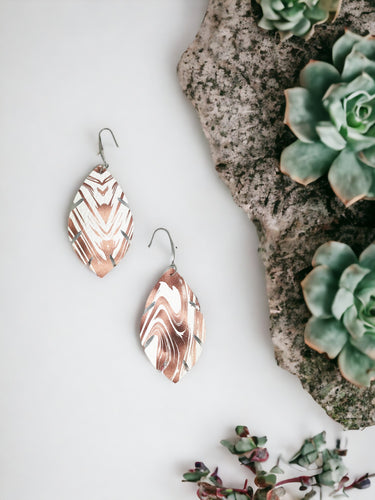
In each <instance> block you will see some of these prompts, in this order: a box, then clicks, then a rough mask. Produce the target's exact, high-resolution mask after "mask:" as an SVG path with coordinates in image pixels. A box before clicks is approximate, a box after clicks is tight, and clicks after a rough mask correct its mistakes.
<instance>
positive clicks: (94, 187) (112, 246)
mask: <svg viewBox="0 0 375 500" xmlns="http://www.w3.org/2000/svg"><path fill="white" fill-rule="evenodd" d="M68 234H69V239H70V242H71V244H72V247H73V250H74V251H75V253H76V254H77V255H78V257H79V258H80V260H81V261H82V262H83V263H84V264H86V265H88V266H89V267H90V269H91V270H92V271H93V272H94V273H95V274H96V275H97V276H99V277H101V278H102V277H103V276H105V275H106V274H107V273H108V272H109V271H111V270H112V269H113V268H114V267H115V266H116V265H117V264H118V263H119V262H120V260H121V259H122V258H123V257H124V255H125V254H126V252H127V250H128V248H129V245H130V241H131V239H132V237H133V216H132V213H131V211H130V208H129V205H128V201H127V199H126V196H125V194H124V193H123V191H122V189H121V187H120V186H119V184H118V182H117V181H116V179H114V178H113V177H112V174H111V173H110V172H109V170H108V169H106V168H105V167H103V166H102V165H98V166H97V167H95V168H94V170H92V172H91V173H90V174H89V175H88V176H87V177H86V179H85V180H84V182H83V184H82V186H81V187H80V189H79V190H78V192H77V194H76V196H75V198H74V200H73V205H72V210H71V212H70V214H69V221H68Z"/></svg>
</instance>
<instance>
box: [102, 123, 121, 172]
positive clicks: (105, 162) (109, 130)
mask: <svg viewBox="0 0 375 500" xmlns="http://www.w3.org/2000/svg"><path fill="white" fill-rule="evenodd" d="M104 130H107V131H108V132H110V133H111V135H112V138H113V140H114V141H115V144H116V146H117V147H119V145H118V144H117V141H116V137H115V134H114V133H113V132H112V130H111V129H110V128H108V127H105V128H102V129H101V130H100V131H99V154H100V156H101V157H102V160H103V166H104V167H105V168H108V163H107V161H106V159H105V156H104V148H103V142H102V138H101V133H102V132H104Z"/></svg>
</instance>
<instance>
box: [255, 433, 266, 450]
mask: <svg viewBox="0 0 375 500" xmlns="http://www.w3.org/2000/svg"><path fill="white" fill-rule="evenodd" d="M266 443H267V436H261V437H258V436H257V437H256V445H257V446H258V447H259V448H260V447H262V446H264V445H265V444H266Z"/></svg>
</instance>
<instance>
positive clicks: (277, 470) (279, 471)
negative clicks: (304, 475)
mask: <svg viewBox="0 0 375 500" xmlns="http://www.w3.org/2000/svg"><path fill="white" fill-rule="evenodd" d="M270 472H271V473H272V474H284V471H283V469H281V468H280V467H279V466H278V465H275V466H274V467H272V469H271V470H270Z"/></svg>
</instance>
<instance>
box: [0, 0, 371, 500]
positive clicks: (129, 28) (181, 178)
mask: <svg viewBox="0 0 375 500" xmlns="http://www.w3.org/2000/svg"><path fill="white" fill-rule="evenodd" d="M206 4H207V0H154V1H152V0H143V1H139V0H122V1H112V0H100V1H99V0H97V1H95V0H93V1H86V2H84V1H81V0H79V1H77V0H75V1H63V0H61V1H52V0H50V1H47V0H46V1H44V2H41V1H36V0H28V1H26V0H25V1H17V0H13V1H5V0H1V1H0V68H1V76H0V102H1V109H0V152H1V182H0V205H1V206H0V223H1V260H0V271H1V283H0V286H1V290H0V291H1V297H0V305H1V314H0V327H1V337H0V424H1V428H0V498H1V500H107V499H108V500H123V499H131V500H143V499H146V498H147V499H150V500H176V499H179V500H189V499H193V498H195V497H194V487H193V486H192V485H190V484H182V483H181V482H180V479H181V475H182V473H183V472H184V471H186V470H187V469H188V468H189V467H190V466H191V465H192V464H193V462H194V461H195V460H198V459H199V460H204V461H205V462H206V464H207V465H208V466H210V467H213V466H215V465H216V464H219V465H221V468H220V470H221V473H222V475H223V477H224V478H226V479H227V482H229V483H231V484H233V482H235V481H240V480H241V482H242V478H244V477H245V476H246V471H245V470H241V468H240V467H239V466H238V465H237V463H236V459H235V458H233V457H231V456H230V455H229V453H228V452H227V451H226V450H224V449H222V448H221V447H220V445H219V440H220V439H221V438H224V437H226V438H228V437H230V436H231V435H232V428H233V427H234V426H235V425H237V424H247V425H248V426H249V427H250V428H251V430H252V431H253V432H254V433H255V434H258V435H263V434H267V435H268V436H269V438H270V443H269V445H270V449H271V451H272V450H273V451H274V452H275V453H277V452H279V451H281V452H282V453H283V454H284V455H285V457H289V456H290V455H291V454H292V453H293V452H294V451H295V450H296V448H298V447H299V445H300V443H301V442H302V440H303V439H304V438H305V437H309V436H310V435H312V434H313V433H317V432H320V431H321V430H323V429H325V430H327V432H328V436H329V441H330V444H332V445H333V443H334V440H335V438H336V437H338V436H340V435H341V429H340V426H339V425H337V424H335V423H334V422H333V421H332V420H330V419H329V418H328V417H327V416H326V414H325V413H324V411H323V410H322V409H321V408H320V407H319V406H318V405H317V404H316V403H315V402H314V401H313V400H312V399H311V397H310V396H309V395H308V394H307V393H306V392H304V391H303V389H302V388H301V386H300V383H299V381H298V380H297V379H296V378H294V377H292V376H291V375H289V374H288V373H287V372H285V371H283V370H281V369H280V368H278V367H277V366H276V363H275V361H274V358H273V351H272V345H271V342H270V339H269V334H268V323H267V304H266V293H265V285H264V276H263V273H264V271H263V268H262V265H261V263H260V261H259V258H258V255H257V237H256V233H255V229H254V228H253V226H252V225H251V224H250V222H249V221H248V220H247V218H246V216H245V214H244V213H243V212H242V211H241V210H240V209H239V208H238V207H236V205H235V204H234V202H233V201H232V199H231V196H230V193H229V191H228V190H227V188H226V187H225V186H224V184H223V183H222V182H221V181H220V180H219V178H218V176H217V174H216V173H215V170H214V167H213V165H212V161H211V159H210V156H209V150H208V146H207V144H206V141H205V139H204V137H203V134H202V132H201V129H200V126H199V121H198V118H197V116H196V114H195V112H194V110H193V108H192V106H191V104H190V103H189V102H188V101H187V100H186V99H185V97H184V95H183V93H182V91H181V89H180V88H179V85H178V82H177V77H176V65H177V62H178V60H179V57H180V55H181V53H182V52H183V51H184V49H185V48H186V47H187V46H188V44H189V43H190V42H191V40H192V39H193V37H194V35H195V33H196V32H197V30H198V28H199V25H200V22H201V19H202V17H203V14H204V11H205V8H206ZM102 127H111V128H112V129H113V131H114V132H115V135H116V137H117V139H118V142H119V144H120V149H116V148H115V147H114V145H113V143H112V140H111V138H110V136H109V135H108V136H106V135H103V139H104V145H105V152H106V156H107V159H108V160H109V162H110V168H111V172H112V174H113V175H114V176H115V177H116V178H117V179H118V180H119V182H120V184H121V186H122V187H123V189H124V191H125V193H126V195H127V196H128V199H129V202H130V205H131V207H132V210H133V213H134V219H135V237H134V240H133V243H132V245H131V247H130V250H129V252H128V254H127V255H126V257H125V259H124V260H123V261H122V262H121V264H120V265H119V266H118V267H117V268H116V269H115V270H114V271H112V272H111V273H110V274H109V275H108V276H106V277H105V278H104V279H99V278H97V277H96V276H95V275H94V274H93V273H92V272H90V271H89V270H88V269H87V268H85V267H84V266H83V265H82V264H81V263H80V261H79V260H78V258H77V257H76V255H75V254H74V252H73V251H72V249H71V248H70V244H69V242H68V238H67V230H66V224H67V215H68V209H69V206H70V204H71V202H72V199H73V197H74V195H75V192H76V191H77V189H78V188H79V186H80V184H81V182H82V181H83V179H84V177H85V176H86V175H87V174H88V173H89V171H90V170H91V169H92V168H93V167H94V166H95V165H96V164H97V163H98V162H99V159H98V157H97V133H98V131H99V129H100V128H102ZM160 225H164V226H166V227H168V228H169V229H170V231H171V233H172V236H173V238H174V240H175V243H176V245H177V246H178V250H177V258H176V262H177V265H178V267H179V271H180V273H181V274H182V275H183V276H184V277H185V278H186V280H187V281H188V283H189V284H190V286H191V287H192V289H193V290H194V291H195V293H196V294H197V295H198V297H199V300H200V302H201V306H202V310H203V313H204V315H205V318H206V323H207V342H206V344H205V347H204V351H203V354H202V357H201V359H200V361H199V362H198V364H197V365H196V367H195V368H194V369H193V370H192V371H191V372H190V373H189V374H188V375H187V376H186V377H185V378H184V379H183V380H182V381H181V383H179V384H177V385H173V384H172V383H171V382H170V381H169V380H168V379H167V378H165V377H164V376H163V375H161V374H160V373H158V372H156V371H155V370H154V369H153V368H152V366H151V365H150V363H149V362H148V360H147V358H146V357H145V355H144V353H143V351H142V349H141V347H140V344H139V339H138V332H139V329H138V324H139V320H140V315H141V313H142V310H143V306H144V302H145V299H146V297H147V295H148V293H149V291H150V290H151V288H152V286H153V285H154V283H155V281H156V280H157V278H158V277H159V275H160V274H161V273H162V271H163V270H164V268H165V267H166V266H167V265H168V264H169V261H170V249H169V243H168V240H167V238H166V235H164V234H163V233H161V234H158V237H157V238H156V240H155V243H154V245H153V247H152V248H151V249H148V248H147V243H148V239H149V237H150V236H151V233H152V231H153V229H155V228H156V227H158V226H160ZM346 436H348V437H349V450H350V452H349V457H348V459H347V462H348V464H349V465H350V467H351V470H352V472H353V473H354V475H358V474H360V473H362V472H367V471H368V470H370V472H371V471H372V472H374V469H375V449H374V448H375V446H374V445H375V429H368V430H366V431H362V432H350V433H346ZM371 469H372V470H371ZM374 496H375V486H373V489H372V490H368V491H367V492H357V494H353V495H352V498H362V499H372V498H374Z"/></svg>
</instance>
